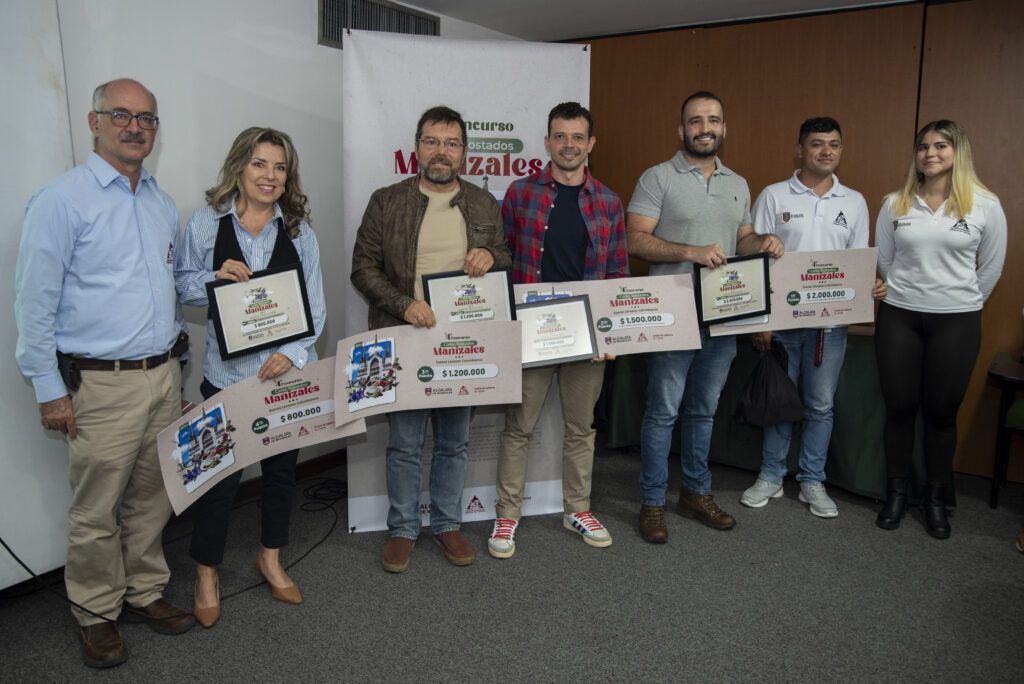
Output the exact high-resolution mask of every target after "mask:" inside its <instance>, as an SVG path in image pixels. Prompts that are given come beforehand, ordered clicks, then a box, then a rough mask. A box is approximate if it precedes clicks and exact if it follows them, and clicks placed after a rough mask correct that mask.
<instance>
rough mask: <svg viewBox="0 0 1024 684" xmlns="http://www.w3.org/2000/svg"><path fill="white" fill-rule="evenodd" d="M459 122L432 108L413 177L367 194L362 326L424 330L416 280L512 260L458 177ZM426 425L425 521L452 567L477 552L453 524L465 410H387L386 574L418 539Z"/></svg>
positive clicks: (493, 223)
mask: <svg viewBox="0 0 1024 684" xmlns="http://www.w3.org/2000/svg"><path fill="white" fill-rule="evenodd" d="M466 143H467V140H466V124H465V122H464V121H463V120H462V117H461V116H460V115H459V113H458V112H456V111H454V110H452V109H449V108H448V107H433V108H431V109H428V110H427V111H426V112H424V113H423V116H421V117H420V120H419V123H418V124H417V126H416V157H417V160H418V162H419V174H418V175H417V176H415V177H413V178H409V179H407V180H404V181H401V182H399V183H395V184H394V185H391V186H388V187H386V188H381V189H380V190H377V191H376V192H374V193H373V195H372V196H371V197H370V202H369V204H368V205H367V207H366V212H365V213H364V214H363V220H362V223H361V224H360V226H359V232H358V234H357V236H356V244H355V248H354V250H353V253H352V284H353V285H355V287H356V289H358V290H359V291H360V292H361V293H362V294H363V296H365V297H366V299H367V301H368V302H369V304H370V313H369V326H370V329H371V330H373V329H376V328H383V327H388V326H393V325H402V324H403V323H408V324H410V325H414V326H416V327H428V328H429V327H432V326H433V325H434V324H435V323H436V321H435V318H434V312H433V311H432V310H431V308H430V306H429V305H428V304H427V303H426V302H425V301H424V300H423V291H422V284H421V279H420V276H422V275H423V274H426V273H437V272H442V271H454V270H463V271H465V272H466V273H467V274H468V275H470V276H479V275H483V274H484V273H486V272H487V271H488V270H490V269H491V268H492V267H499V268H500V267H507V266H509V265H510V264H511V263H512V257H511V255H510V253H509V250H508V246H507V245H506V244H505V234H504V231H503V229H502V223H501V211H500V210H499V208H498V204H497V202H495V200H494V198H493V197H492V196H491V195H490V193H488V192H487V191H485V190H481V189H480V188H478V187H476V186H475V185H472V184H471V183H468V182H465V181H462V180H461V179H460V178H459V169H460V168H461V167H462V163H463V160H464V159H465V156H466ZM428 417H429V418H430V420H431V422H432V426H433V437H434V453H433V458H432V461H431V466H430V527H431V531H432V533H433V535H434V540H435V541H436V542H437V543H438V544H439V545H440V546H441V548H442V549H443V550H444V554H445V556H446V557H447V558H448V560H449V561H450V562H451V563H453V564H454V565H469V564H470V563H472V562H473V560H474V559H475V558H476V551H475V550H474V549H473V546H472V544H470V543H469V540H468V539H466V536H465V535H464V534H462V532H461V531H460V530H459V526H460V525H461V523H462V505H461V504H462V488H463V484H464V482H465V478H466V464H467V462H468V459H469V421H470V408H468V407H452V408H444V409H423V410H415V411H394V412H392V413H389V414H388V425H389V427H390V435H389V439H388V448H387V488H388V499H389V502H390V507H389V509H388V543H387V545H386V546H385V547H384V554H383V557H382V559H381V560H382V562H383V565H384V569H385V570H387V571H388V572H404V571H405V570H406V568H408V567H409V560H410V558H411V556H412V547H413V544H414V543H415V541H416V537H417V536H418V535H419V531H420V527H421V523H420V511H419V503H420V488H421V479H422V472H423V462H422V461H423V453H422V452H423V439H424V437H425V435H426V431H427V418H428Z"/></svg>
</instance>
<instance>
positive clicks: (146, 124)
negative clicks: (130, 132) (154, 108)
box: [95, 109, 160, 131]
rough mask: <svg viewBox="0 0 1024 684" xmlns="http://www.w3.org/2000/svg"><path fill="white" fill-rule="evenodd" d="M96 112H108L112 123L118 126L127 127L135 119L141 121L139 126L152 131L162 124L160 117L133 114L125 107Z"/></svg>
mask: <svg viewBox="0 0 1024 684" xmlns="http://www.w3.org/2000/svg"><path fill="white" fill-rule="evenodd" d="M95 113H96V114H106V115H107V116H109V117H110V123H112V124H114V125H115V126H117V127H118V128H127V127H128V125H129V124H130V123H131V122H132V119H135V120H136V121H138V122H139V128H141V129H142V130H144V131H151V130H153V129H154V128H156V127H157V126H159V125H160V118H159V117H156V116H153V115H152V114H132V113H130V112H126V111H124V110H123V109H112V110H110V111H105V112H100V111H97V112H95Z"/></svg>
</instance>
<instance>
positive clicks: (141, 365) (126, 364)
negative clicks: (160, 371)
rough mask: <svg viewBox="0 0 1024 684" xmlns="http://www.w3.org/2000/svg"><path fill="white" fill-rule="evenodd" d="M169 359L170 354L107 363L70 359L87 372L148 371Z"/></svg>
mask: <svg viewBox="0 0 1024 684" xmlns="http://www.w3.org/2000/svg"><path fill="white" fill-rule="evenodd" d="M169 358H171V352H164V353H163V354H157V355H156V356H150V357H149V358H146V359H129V360H126V361H122V360H120V359H119V360H117V361H108V360H106V359H90V358H86V357H84V356H72V357H71V359H72V360H73V361H74V362H75V363H76V364H78V367H79V368H80V369H82V370H87V371H116V370H125V371H128V370H149V369H150V368H156V367H157V366H161V365H163V364H165V363H167V359H169Z"/></svg>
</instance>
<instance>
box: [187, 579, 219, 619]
mask: <svg viewBox="0 0 1024 684" xmlns="http://www.w3.org/2000/svg"><path fill="white" fill-rule="evenodd" d="M192 595H193V597H195V596H199V578H198V577H197V578H196V584H195V588H194V589H193V590H192ZM192 615H194V616H195V618H196V622H198V623H199V624H200V625H202V626H203V627H204V628H206V629H209V628H210V627H213V626H214V625H215V624H217V620H220V577H217V603H215V604H213V605H212V606H205V607H204V606H200V605H199V604H198V603H195V599H194V598H193V603H192Z"/></svg>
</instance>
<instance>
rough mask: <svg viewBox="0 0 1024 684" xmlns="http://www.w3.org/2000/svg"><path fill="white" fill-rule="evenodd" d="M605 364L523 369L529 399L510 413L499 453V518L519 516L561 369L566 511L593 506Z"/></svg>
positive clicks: (497, 508)
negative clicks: (541, 421) (597, 411)
mask: <svg viewBox="0 0 1024 684" xmlns="http://www.w3.org/2000/svg"><path fill="white" fill-rule="evenodd" d="M604 368H605V364H603V363H591V362H590V361H582V362H577V363H567V364H563V365H561V366H545V367H543V368H529V369H526V370H524V371H523V403H522V404H519V405H516V406H510V407H509V408H508V410H507V411H506V412H505V431H504V432H502V433H501V446H500V449H499V451H498V481H497V494H498V505H497V507H496V512H497V515H498V517H499V518H511V519H513V520H519V517H520V516H521V515H522V507H523V492H524V490H525V489H526V464H527V455H528V452H529V449H530V438H531V437H532V436H533V428H534V426H535V425H536V424H537V419H538V418H539V417H540V411H541V409H542V408H543V406H544V399H545V397H547V394H548V388H549V387H550V386H551V378H552V377H553V376H554V374H555V372H556V371H557V372H558V393H559V396H560V398H561V400H562V417H563V418H564V420H565V437H564V440H563V443H562V504H563V506H564V507H565V512H566V513H579V512H580V511H587V510H590V483H591V476H592V474H593V470H594V428H593V427H592V426H593V423H594V405H595V404H596V403H597V398H598V397H599V396H600V394H601V385H602V384H604Z"/></svg>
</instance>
